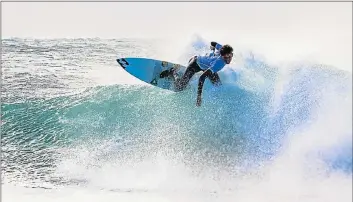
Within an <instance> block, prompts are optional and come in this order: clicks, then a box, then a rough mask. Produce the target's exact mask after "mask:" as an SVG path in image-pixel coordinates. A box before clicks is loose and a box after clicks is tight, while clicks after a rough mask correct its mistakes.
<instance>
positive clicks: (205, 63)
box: [160, 42, 233, 106]
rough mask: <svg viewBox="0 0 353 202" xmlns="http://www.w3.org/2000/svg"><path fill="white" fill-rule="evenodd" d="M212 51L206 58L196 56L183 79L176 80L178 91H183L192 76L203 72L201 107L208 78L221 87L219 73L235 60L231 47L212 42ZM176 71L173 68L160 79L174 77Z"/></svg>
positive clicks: (199, 93)
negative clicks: (204, 85) (204, 86)
mask: <svg viewBox="0 0 353 202" xmlns="http://www.w3.org/2000/svg"><path fill="white" fill-rule="evenodd" d="M210 49H211V50H213V52H212V53H209V54H207V55H205V56H200V55H198V56H194V57H192V58H191V59H190V60H189V65H188V66H187V68H186V70H185V73H184V74H183V76H182V77H181V78H177V79H176V80H175V87H176V90H177V91H182V90H184V89H185V88H186V86H187V85H188V83H189V81H190V79H191V78H192V76H193V75H194V74H195V73H197V72H200V71H203V73H202V74H201V76H200V78H199V82H198V90H197V100H196V106H201V101H202V96H201V95H202V88H203V84H204V82H205V79H206V78H209V79H210V81H211V82H212V84H213V85H217V86H219V85H221V84H222V83H221V80H220V78H219V76H218V73H217V72H218V71H220V70H221V69H223V67H224V66H225V65H226V64H229V63H230V62H231V61H232V58H233V48H232V47H231V46H230V45H223V46H222V45H221V44H219V43H217V42H211V46H210ZM175 71H176V69H174V68H171V69H169V70H165V71H163V72H161V74H160V77H161V78H164V77H174V73H175Z"/></svg>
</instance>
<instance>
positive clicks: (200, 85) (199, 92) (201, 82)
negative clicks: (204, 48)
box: [196, 69, 213, 106]
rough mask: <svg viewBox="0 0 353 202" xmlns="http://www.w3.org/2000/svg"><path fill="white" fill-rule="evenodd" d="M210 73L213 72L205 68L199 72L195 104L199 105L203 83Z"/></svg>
mask: <svg viewBox="0 0 353 202" xmlns="http://www.w3.org/2000/svg"><path fill="white" fill-rule="evenodd" d="M212 74H213V73H212V71H211V70H210V69H207V70H206V71H205V72H204V73H203V74H201V76H200V78H199V84H198V88H197V100H196V106H201V99H202V88H203V84H204V83H205V79H206V77H210V76H212Z"/></svg>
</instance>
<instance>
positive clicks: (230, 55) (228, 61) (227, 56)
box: [222, 53, 233, 64]
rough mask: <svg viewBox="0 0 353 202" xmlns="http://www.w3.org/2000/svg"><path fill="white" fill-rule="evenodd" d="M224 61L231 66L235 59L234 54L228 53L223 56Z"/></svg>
mask: <svg viewBox="0 0 353 202" xmlns="http://www.w3.org/2000/svg"><path fill="white" fill-rule="evenodd" d="M222 57H223V59H224V61H225V62H226V63H227V64H229V63H230V62H231V61H232V58H233V53H227V54H225V55H223V56H222Z"/></svg>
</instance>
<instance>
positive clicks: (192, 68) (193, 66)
mask: <svg viewBox="0 0 353 202" xmlns="http://www.w3.org/2000/svg"><path fill="white" fill-rule="evenodd" d="M199 71H201V69H200V67H199V65H198V64H197V63H196V58H193V59H192V60H191V62H190V63H189V65H188V67H187V68H186V70H185V73H184V74H183V76H182V77H181V78H180V79H177V80H176V81H175V87H176V89H177V90H178V91H182V90H184V89H185V88H186V86H187V85H188V83H189V81H190V79H191V78H192V76H194V74H195V73H196V72H199Z"/></svg>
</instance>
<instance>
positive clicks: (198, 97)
mask: <svg viewBox="0 0 353 202" xmlns="http://www.w3.org/2000/svg"><path fill="white" fill-rule="evenodd" d="M196 106H198V107H199V106H201V96H197V100H196Z"/></svg>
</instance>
